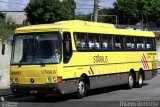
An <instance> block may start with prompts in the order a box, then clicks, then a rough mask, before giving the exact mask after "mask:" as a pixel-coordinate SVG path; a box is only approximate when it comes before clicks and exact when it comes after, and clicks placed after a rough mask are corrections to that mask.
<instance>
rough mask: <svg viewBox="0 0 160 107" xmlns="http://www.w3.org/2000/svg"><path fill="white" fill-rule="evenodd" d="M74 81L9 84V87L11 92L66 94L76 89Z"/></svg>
mask: <svg viewBox="0 0 160 107" xmlns="http://www.w3.org/2000/svg"><path fill="white" fill-rule="evenodd" d="M76 86H77V83H76V82H75V81H73V80H72V81H68V82H65V83H57V84H56V83H55V84H54V83H47V84H37V85H36V84H27V85H26V84H25V85H23V84H15V83H14V84H11V85H10V88H11V91H12V92H13V94H55V95H57V94H66V93H71V92H75V91H76V90H77V87H76Z"/></svg>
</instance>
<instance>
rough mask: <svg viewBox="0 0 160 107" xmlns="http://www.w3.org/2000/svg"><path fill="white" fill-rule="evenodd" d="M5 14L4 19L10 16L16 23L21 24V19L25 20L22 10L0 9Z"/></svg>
mask: <svg viewBox="0 0 160 107" xmlns="http://www.w3.org/2000/svg"><path fill="white" fill-rule="evenodd" d="M1 12H2V13H3V14H5V17H6V21H7V19H9V18H11V19H12V20H13V21H15V23H16V24H23V21H24V20H26V18H27V16H26V15H25V12H24V11H1Z"/></svg>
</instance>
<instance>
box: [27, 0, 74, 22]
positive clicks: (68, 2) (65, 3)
mask: <svg viewBox="0 0 160 107" xmlns="http://www.w3.org/2000/svg"><path fill="white" fill-rule="evenodd" d="M75 6H76V3H75V2H74V0H61V1H60V0H30V3H29V4H28V6H27V7H26V8H25V12H26V13H27V17H28V18H29V21H30V22H31V24H42V23H53V22H56V21H61V20H70V19H73V18H74V9H75Z"/></svg>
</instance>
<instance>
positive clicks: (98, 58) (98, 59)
mask: <svg viewBox="0 0 160 107" xmlns="http://www.w3.org/2000/svg"><path fill="white" fill-rule="evenodd" d="M107 62H108V56H100V55H99V54H98V55H96V56H94V57H93V63H107Z"/></svg>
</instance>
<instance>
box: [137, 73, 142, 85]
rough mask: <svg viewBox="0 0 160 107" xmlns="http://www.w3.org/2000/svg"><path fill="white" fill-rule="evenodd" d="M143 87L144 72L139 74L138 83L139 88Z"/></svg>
mask: <svg viewBox="0 0 160 107" xmlns="http://www.w3.org/2000/svg"><path fill="white" fill-rule="evenodd" d="M142 86H143V74H142V72H141V71H140V72H139V73H138V81H137V82H136V87H137V88H141V87H142Z"/></svg>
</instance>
